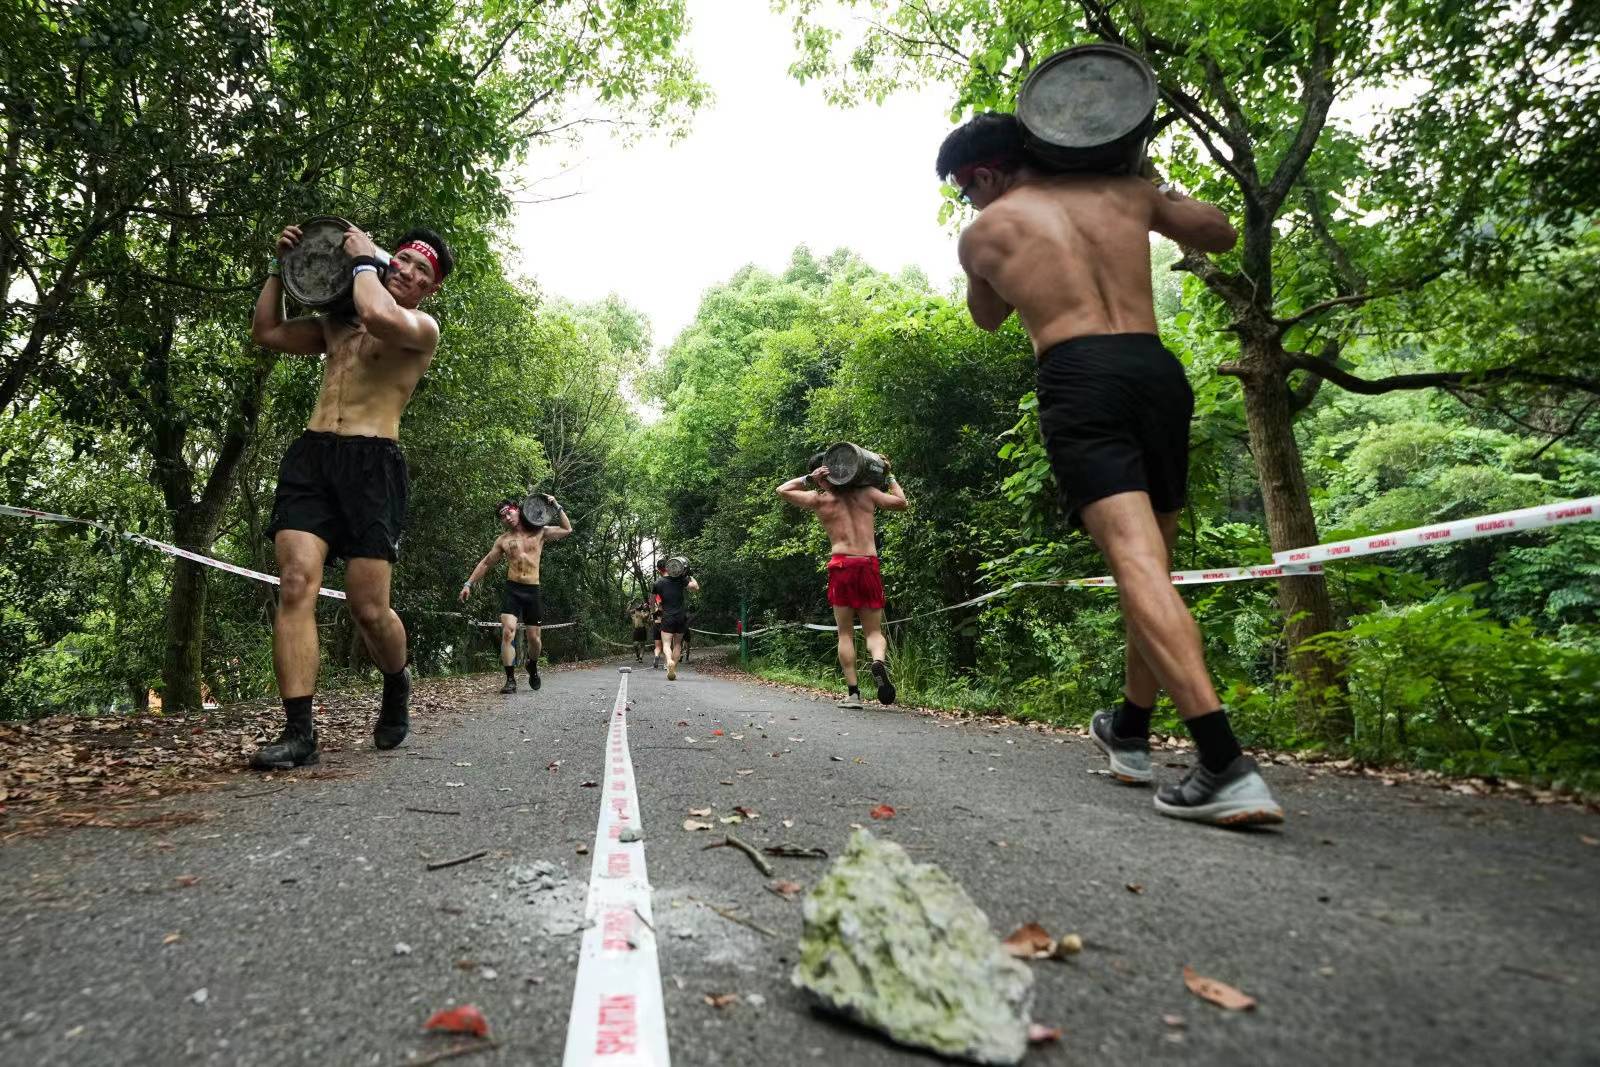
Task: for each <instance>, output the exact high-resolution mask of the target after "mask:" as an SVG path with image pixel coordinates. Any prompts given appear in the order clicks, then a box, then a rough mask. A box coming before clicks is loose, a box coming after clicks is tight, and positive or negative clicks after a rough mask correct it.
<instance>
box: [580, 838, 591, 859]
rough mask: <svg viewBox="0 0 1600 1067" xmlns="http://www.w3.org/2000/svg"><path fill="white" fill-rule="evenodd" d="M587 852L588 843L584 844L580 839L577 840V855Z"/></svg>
mask: <svg viewBox="0 0 1600 1067" xmlns="http://www.w3.org/2000/svg"><path fill="white" fill-rule="evenodd" d="M588 854H589V846H588V845H585V844H583V843H582V842H581V841H580V842H579V843H578V855H580V856H587V855H588Z"/></svg>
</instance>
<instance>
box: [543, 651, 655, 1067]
mask: <svg viewBox="0 0 1600 1067" xmlns="http://www.w3.org/2000/svg"><path fill="white" fill-rule="evenodd" d="M605 759H606V773H605V778H604V782H605V791H604V796H603V797H602V798H601V801H600V822H599V824H598V826H596V828H595V847H594V862H593V863H592V864H591V866H590V869H589V900H588V904H587V905H586V907H585V911H584V916H585V929H584V933H583V945H582V947H580V948H579V950H578V977H577V981H576V982H575V983H574V985H573V990H572V1014H571V1015H570V1016H569V1017H568V1020H567V1049H566V1054H565V1055H564V1056H563V1058H562V1060H561V1062H562V1064H563V1067H588V1065H590V1064H618V1065H622V1064H626V1065H629V1067H669V1065H670V1064H671V1062H672V1058H671V1055H670V1053H669V1052H668V1050H667V1020H666V1010H665V1008H664V1005H663V1002H662V996H661V964H660V960H659V958H658V956H657V951H656V933H655V920H654V919H653V917H652V916H651V912H650V877H649V874H648V873H647V871H646V870H645V865H644V836H643V823H642V822H641V821H640V817H639V793H638V789H637V788H636V786H635V783H634V778H633V760H632V758H631V757H630V756H629V754H628V669H627V668H623V673H622V680H621V682H620V683H619V684H618V685H617V701H616V704H614V705H613V706H612V710H611V728H610V730H609V731H608V732H607V734H606V756H605ZM624 830H628V831H631V832H630V833H628V834H627V835H626V836H627V837H628V838H629V839H628V840H626V841H624V840H623V836H624V834H623V831H624Z"/></svg>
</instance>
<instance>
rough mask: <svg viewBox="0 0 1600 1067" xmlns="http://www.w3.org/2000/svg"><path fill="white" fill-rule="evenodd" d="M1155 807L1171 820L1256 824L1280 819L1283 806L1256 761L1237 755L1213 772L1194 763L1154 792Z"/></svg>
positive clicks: (1233, 824)
mask: <svg viewBox="0 0 1600 1067" xmlns="http://www.w3.org/2000/svg"><path fill="white" fill-rule="evenodd" d="M1156 810H1157V811H1159V812H1160V813H1161V814H1163V815H1170V816H1172V817H1173V818H1174V819H1188V820H1190V821H1191V822H1205V823H1211V824H1212V825H1213V826H1259V825H1262V824H1266V823H1280V822H1282V821H1283V808H1281V807H1279V806H1278V802H1277V801H1276V800H1274V799H1273V797H1272V790H1270V789H1268V788H1267V783H1266V782H1265V781H1264V780H1263V779H1262V777H1261V772H1260V771H1259V770H1258V769H1257V768H1256V761H1255V760H1253V759H1251V758H1250V757H1249V756H1243V755H1241V756H1236V757H1234V760H1233V762H1232V763H1230V764H1228V765H1227V766H1226V767H1224V768H1223V769H1222V771H1221V772H1219V773H1216V774H1213V773H1212V772H1210V771H1208V770H1206V768H1205V765H1204V764H1200V763H1196V764H1195V766H1194V768H1193V769H1192V770H1191V771H1190V772H1189V773H1188V774H1186V775H1184V776H1183V781H1181V782H1179V783H1178V784H1177V785H1164V786H1162V787H1161V788H1160V789H1159V790H1157V791H1156Z"/></svg>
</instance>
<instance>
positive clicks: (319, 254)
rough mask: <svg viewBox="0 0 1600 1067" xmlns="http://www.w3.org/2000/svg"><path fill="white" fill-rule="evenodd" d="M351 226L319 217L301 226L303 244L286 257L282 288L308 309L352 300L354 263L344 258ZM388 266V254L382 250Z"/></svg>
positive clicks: (325, 216)
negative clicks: (347, 232)
mask: <svg viewBox="0 0 1600 1067" xmlns="http://www.w3.org/2000/svg"><path fill="white" fill-rule="evenodd" d="M350 227H351V224H350V223H349V222H348V221H346V220H345V219H341V218H339V217H338V216H337V215H318V216H317V217H315V218H311V219H307V220H306V221H305V222H304V223H302V224H301V226H300V243H299V244H297V245H295V246H294V247H293V248H291V249H289V251H288V252H287V253H286V254H285V255H284V257H283V262H282V264H281V266H282V269H283V287H284V288H285V289H287V290H288V291H289V295H290V296H292V297H294V298H295V299H296V300H298V301H299V302H300V303H301V304H304V305H305V306H306V307H309V308H325V307H331V306H332V305H334V304H337V303H339V302H340V301H343V300H348V299H349V298H350V293H351V291H352V290H353V289H354V288H355V278H354V277H353V276H352V275H351V273H350V272H351V270H352V268H353V267H354V264H353V263H352V262H351V261H350V257H349V256H347V255H345V251H344V235H345V232H346V231H348V230H349V229H350ZM376 258H378V259H380V260H382V261H383V262H384V263H385V264H387V263H388V262H389V254H388V253H387V252H384V251H383V250H382V249H379V251H378V255H377V257H376Z"/></svg>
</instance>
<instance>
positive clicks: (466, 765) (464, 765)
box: [456, 763, 472, 767]
mask: <svg viewBox="0 0 1600 1067" xmlns="http://www.w3.org/2000/svg"><path fill="white" fill-rule="evenodd" d="M456 766H457V767H470V766H472V764H470V763H457V764H456Z"/></svg>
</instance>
